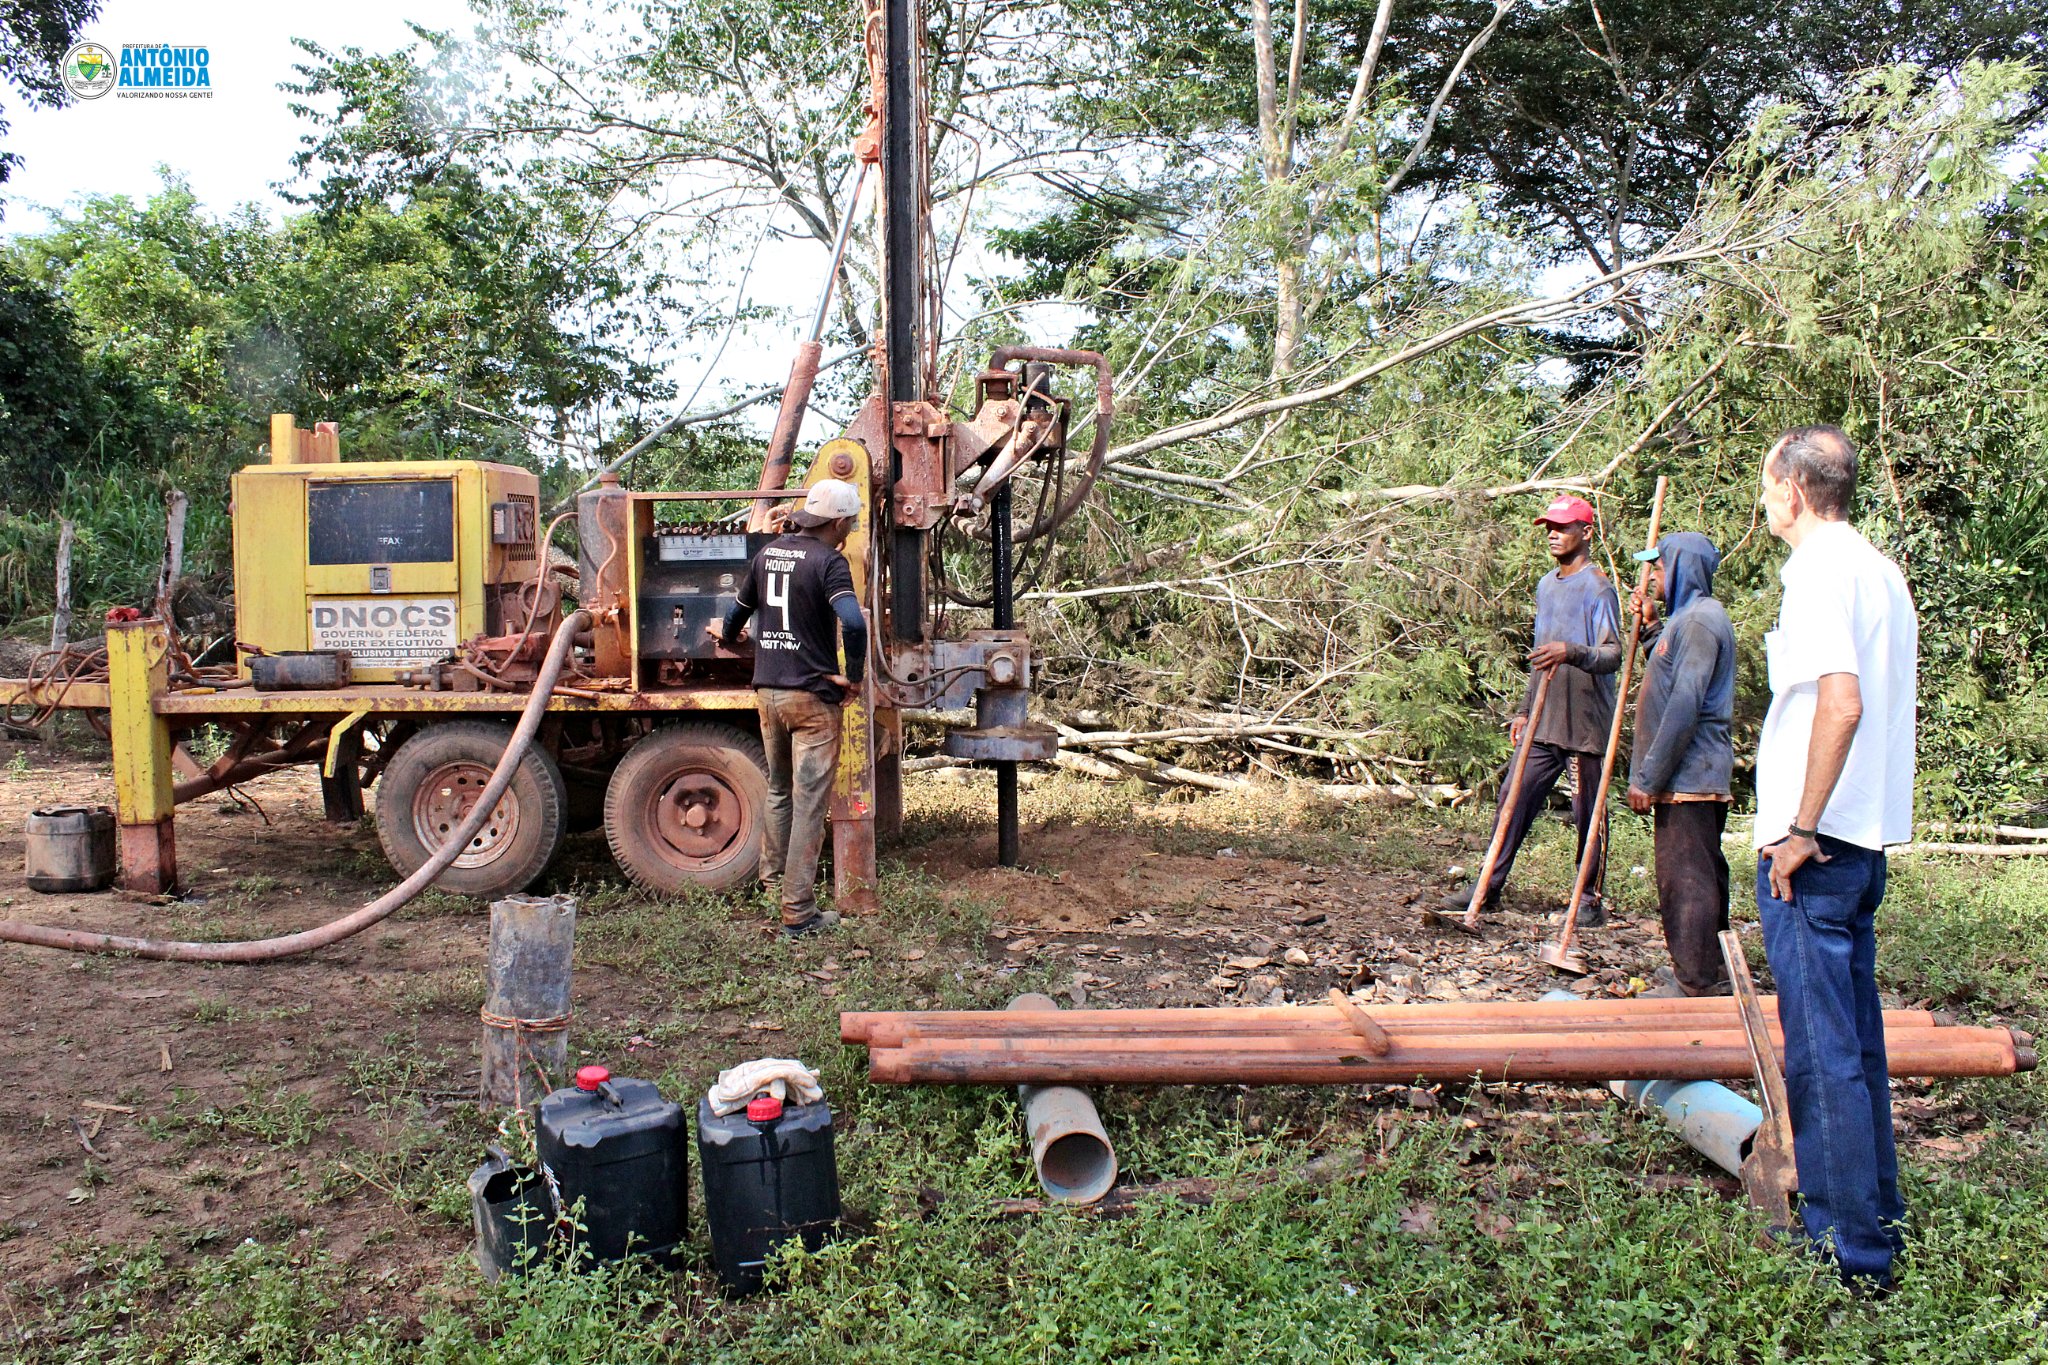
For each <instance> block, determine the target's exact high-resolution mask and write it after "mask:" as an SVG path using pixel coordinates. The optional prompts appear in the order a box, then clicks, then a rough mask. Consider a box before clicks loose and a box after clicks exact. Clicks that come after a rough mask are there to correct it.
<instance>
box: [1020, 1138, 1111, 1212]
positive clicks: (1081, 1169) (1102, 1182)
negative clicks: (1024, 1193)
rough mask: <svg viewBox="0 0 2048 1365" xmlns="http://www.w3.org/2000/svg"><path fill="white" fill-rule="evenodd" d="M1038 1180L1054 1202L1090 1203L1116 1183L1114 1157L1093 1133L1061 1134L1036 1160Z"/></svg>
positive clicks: (1106, 1144) (1107, 1191)
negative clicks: (1055, 1200) (1037, 1160)
mask: <svg viewBox="0 0 2048 1365" xmlns="http://www.w3.org/2000/svg"><path fill="white" fill-rule="evenodd" d="M1038 1181H1039V1184H1041V1185H1042V1186H1044V1187H1045V1192H1046V1193H1047V1194H1049V1195H1051V1196H1052V1197H1053V1198H1054V1199H1057V1200H1060V1201H1062V1202H1065V1201H1069V1200H1072V1201H1078V1202H1082V1203H1091V1202H1093V1201H1095V1200H1097V1199H1100V1198H1101V1197H1102V1196H1103V1195H1105V1194H1107V1193H1109V1187H1110V1186H1111V1185H1113V1184H1115V1183H1116V1154H1115V1153H1113V1152H1112V1151H1111V1150H1110V1148H1109V1144H1108V1143H1106V1142H1104V1141H1103V1140H1102V1139H1101V1138H1099V1137H1097V1136H1095V1135H1094V1134H1093V1133H1067V1134H1064V1135H1062V1136H1060V1137H1057V1138H1054V1139H1053V1140H1052V1142H1051V1143H1050V1144H1049V1145H1048V1146H1047V1147H1046V1149H1045V1155H1044V1156H1042V1157H1041V1158H1039V1162H1038Z"/></svg>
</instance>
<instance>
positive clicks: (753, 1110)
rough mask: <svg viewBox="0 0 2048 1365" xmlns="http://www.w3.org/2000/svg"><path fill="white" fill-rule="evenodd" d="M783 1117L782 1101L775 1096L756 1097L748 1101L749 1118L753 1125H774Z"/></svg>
mask: <svg viewBox="0 0 2048 1365" xmlns="http://www.w3.org/2000/svg"><path fill="white" fill-rule="evenodd" d="M781 1117H782V1101H781V1100H778V1099H776V1098H775V1097H774V1096H773V1095H756V1096H754V1098H752V1099H750V1100H748V1101H747V1118H748V1120H749V1121H750V1122H753V1123H773V1122H775V1120H777V1119H779V1118H781Z"/></svg>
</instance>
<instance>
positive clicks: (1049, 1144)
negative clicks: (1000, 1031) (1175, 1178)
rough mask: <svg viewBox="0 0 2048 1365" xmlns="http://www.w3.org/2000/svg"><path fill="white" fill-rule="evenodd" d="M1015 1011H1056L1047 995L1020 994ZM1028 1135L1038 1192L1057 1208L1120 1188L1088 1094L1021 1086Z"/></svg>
mask: <svg viewBox="0 0 2048 1365" xmlns="http://www.w3.org/2000/svg"><path fill="white" fill-rule="evenodd" d="M1010 1008H1011V1009H1013V1010H1034V1011H1035V1010H1054V1011H1057V1010H1058V1009H1059V1002H1058V1001H1056V1000H1054V999H1053V998H1052V997H1051V996H1047V995H1037V994H1032V995H1020V996H1018V997H1017V998H1016V999H1015V1000H1012V1001H1011V1002H1010ZM1017 1099H1018V1101H1019V1102H1020V1103H1021V1104H1023V1106H1024V1133H1025V1136H1027V1137H1028V1138H1029V1139H1030V1140H1031V1164H1032V1167H1033V1168H1034V1169H1035V1170H1036V1171H1037V1172H1038V1187H1039V1188H1040V1189H1042V1190H1044V1191H1045V1196H1046V1198H1048V1199H1050V1200H1052V1201H1053V1202H1054V1203H1058V1204H1093V1203H1094V1202H1095V1201H1096V1200H1098V1199H1100V1198H1102V1196H1104V1195H1105V1194H1108V1193H1109V1191H1110V1188H1111V1187H1112V1186H1114V1185H1115V1184H1116V1149H1115V1148H1113V1147H1111V1146H1110V1145H1109V1134H1108V1133H1107V1132H1105V1131H1104V1130H1103V1127H1102V1116H1101V1115H1099V1114H1097V1113H1096V1112H1095V1101H1094V1100H1091V1099H1089V1098H1088V1092H1087V1091H1085V1090H1080V1089H1077V1088H1075V1087H1074V1086H1070V1085H1043V1086H1041V1085H1020V1086H1018V1087H1017Z"/></svg>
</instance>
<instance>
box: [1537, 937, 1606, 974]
mask: <svg viewBox="0 0 2048 1365" xmlns="http://www.w3.org/2000/svg"><path fill="white" fill-rule="evenodd" d="M1536 960H1537V961H1538V962H1541V963H1542V964H1543V965H1544V966H1546V967H1550V968H1554V969H1555V970H1557V971H1560V972H1563V973H1564V974H1565V975H1566V976H1584V975H1586V974H1587V973H1588V972H1590V971H1592V970H1593V969H1592V968H1591V967H1589V966H1587V965H1586V959H1584V958H1582V957H1580V956H1579V955H1578V954H1577V953H1572V952H1566V951H1565V950H1564V949H1563V948H1560V947H1558V945H1556V944H1555V943H1546V944H1544V945H1543V946H1542V947H1541V948H1539V949H1538V950H1537V952H1536Z"/></svg>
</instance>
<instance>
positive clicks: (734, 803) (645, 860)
mask: <svg viewBox="0 0 2048 1365" xmlns="http://www.w3.org/2000/svg"><path fill="white" fill-rule="evenodd" d="M767 817H768V758H767V755H766V754H765V753H763V752H762V750H761V741H760V740H758V739H755V738H754V737H753V736H752V735H749V734H745V733H743V732H741V731H739V730H733V729H729V728H727V727H726V726H723V725H674V726H669V727H667V728H664V729H660V730H656V731H654V732H653V733H652V734H650V735H648V736H647V737H646V738H645V739H643V740H641V741H640V742H639V743H637V744H635V745H634V746H633V747H632V748H631V749H629V750H627V751H626V757H625V758H624V759H623V760H621V761H620V763H619V766H618V768H617V769H616V770H614V771H613V773H612V780H611V785H610V786H608V787H606V788H605V793H604V832H605V838H606V839H607V840H609V841H610V843H611V846H612V856H613V857H614V858H616V859H618V862H619V866H620V867H622V868H624V869H625V871H626V875H627V876H629V877H631V878H632V879H633V880H634V882H636V883H637V884H639V885H640V886H643V887H646V888H647V889H648V890H649V891H655V892H659V893H661V894H663V895H676V894H679V893H681V892H683V891H687V890H689V889H690V888H691V887H698V888H702V889H704V890H707V891H730V890H732V889H733V888H734V887H738V886H744V885H746V883H747V882H748V881H749V880H751V879H752V877H753V876H754V872H755V869H756V868H758V867H759V866H760V863H761V835H762V831H763V829H764V828H765V827H766V825H765V822H766V820H767Z"/></svg>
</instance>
